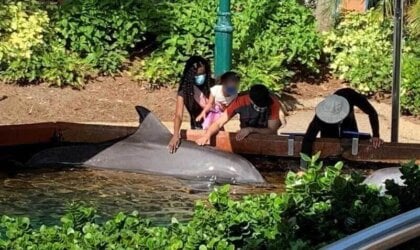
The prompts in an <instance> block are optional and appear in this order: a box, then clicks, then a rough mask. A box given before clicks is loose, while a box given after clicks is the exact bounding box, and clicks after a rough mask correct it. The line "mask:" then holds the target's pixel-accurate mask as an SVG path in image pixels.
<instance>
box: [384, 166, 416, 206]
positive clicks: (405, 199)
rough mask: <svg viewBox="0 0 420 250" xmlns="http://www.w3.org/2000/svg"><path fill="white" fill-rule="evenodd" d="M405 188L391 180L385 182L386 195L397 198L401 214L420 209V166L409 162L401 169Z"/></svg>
mask: <svg viewBox="0 0 420 250" xmlns="http://www.w3.org/2000/svg"><path fill="white" fill-rule="evenodd" d="M401 173H402V177H401V179H402V180H404V183H405V186H399V185H398V184H396V183H395V181H393V180H387V181H386V182H385V185H386V190H387V191H386V194H388V195H391V196H394V197H398V200H399V202H400V205H401V210H402V211H403V212H406V211H409V210H411V209H413V208H415V207H420V192H419V189H420V166H416V164H415V163H414V162H410V163H408V164H405V165H403V166H402V167H401Z"/></svg>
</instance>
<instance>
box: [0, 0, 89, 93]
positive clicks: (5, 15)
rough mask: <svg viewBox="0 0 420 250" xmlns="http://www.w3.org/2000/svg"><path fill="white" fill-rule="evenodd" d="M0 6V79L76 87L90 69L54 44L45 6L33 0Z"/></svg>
mask: <svg viewBox="0 0 420 250" xmlns="http://www.w3.org/2000/svg"><path fill="white" fill-rule="evenodd" d="M0 4H1V5H2V8H1V9H0V20H1V21H0V80H3V81H6V82H22V83H26V82H34V81H46V82H49V83H50V84H52V85H57V86H62V85H65V84H69V85H71V86H73V87H76V88H80V87H81V86H82V85H83V82H84V79H85V75H86V74H88V73H89V72H90V70H91V67H90V65H89V64H88V63H86V62H85V61H83V60H82V59H81V58H79V56H78V55H77V54H75V53H72V52H69V51H68V50H66V49H65V48H64V46H63V45H62V44H60V43H58V42H55V41H54V33H53V32H52V27H51V23H50V18H49V17H48V13H47V11H46V10H45V6H44V5H42V4H40V3H39V2H38V1H35V0H24V1H17V2H15V1H9V0H3V1H1V2H0Z"/></svg>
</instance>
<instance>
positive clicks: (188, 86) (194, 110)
mask: <svg viewBox="0 0 420 250" xmlns="http://www.w3.org/2000/svg"><path fill="white" fill-rule="evenodd" d="M200 67H204V74H205V75H206V80H205V82H204V84H203V85H200V86H197V87H198V88H199V89H200V90H201V91H202V92H203V94H204V95H205V96H206V97H209V95H210V81H211V69H210V64H209V62H208V61H207V60H206V59H204V58H203V57H201V56H192V57H190V58H189V59H188V61H187V63H186V64H185V68H184V72H183V73H182V78H181V83H180V85H179V89H178V92H181V93H182V95H183V97H184V103H185V107H186V108H187V110H188V112H189V113H190V115H192V116H195V115H198V114H199V113H200V112H201V107H200V106H199V105H198V104H197V103H196V102H195V101H194V85H195V75H196V73H197V69H198V68H200ZM194 119H195V118H194Z"/></svg>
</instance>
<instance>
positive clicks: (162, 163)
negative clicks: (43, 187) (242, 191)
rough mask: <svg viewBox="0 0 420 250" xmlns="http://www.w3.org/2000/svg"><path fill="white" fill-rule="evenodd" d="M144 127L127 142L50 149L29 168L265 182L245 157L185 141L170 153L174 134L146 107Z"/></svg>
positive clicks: (141, 112)
mask: <svg viewBox="0 0 420 250" xmlns="http://www.w3.org/2000/svg"><path fill="white" fill-rule="evenodd" d="M136 110H137V112H138V113H139V116H140V122H141V123H140V126H139V128H138V129H137V131H136V132H135V133H134V134H132V135H130V136H129V137H126V138H125V139H121V140H117V141H114V142H107V143H101V144H84V145H76V146H62V147H56V148H50V149H47V150H45V151H41V152H40V153H38V154H36V155H34V156H33V157H32V159H31V160H30V161H29V162H28V163H27V164H28V165H29V166H39V165H54V164H71V165H79V164H80V165H84V166H89V167H95V168H102V169H114V170H121V171H130V172H145V173H154V174H162V175H170V176H176V177H180V178H183V179H197V180H207V181H208V180H211V181H215V182H218V183H262V182H265V181H264V178H263V177H262V176H261V175H260V173H259V172H258V171H257V170H256V169H255V167H254V166H253V165H252V164H251V163H250V162H249V161H247V160H246V159H245V158H243V157H241V156H239V155H236V154H232V153H227V152H222V151H219V150H217V149H214V148H212V147H199V146H197V145H196V144H195V143H193V142H189V141H183V142H182V145H181V147H180V148H179V149H178V151H177V152H176V153H175V154H169V153H168V149H167V144H168V142H169V140H170V138H171V137H172V134H171V133H170V131H169V130H168V129H167V128H166V127H165V126H164V125H163V124H162V123H161V122H160V121H159V120H158V119H157V118H156V117H155V116H154V115H153V114H152V113H151V112H150V111H149V110H147V109H146V108H144V107H140V106H137V107H136Z"/></svg>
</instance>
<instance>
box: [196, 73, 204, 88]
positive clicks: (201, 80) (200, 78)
mask: <svg viewBox="0 0 420 250" xmlns="http://www.w3.org/2000/svg"><path fill="white" fill-rule="evenodd" d="M205 81H206V75H198V76H195V85H197V86H201V85H203V84H204V82H205Z"/></svg>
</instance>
